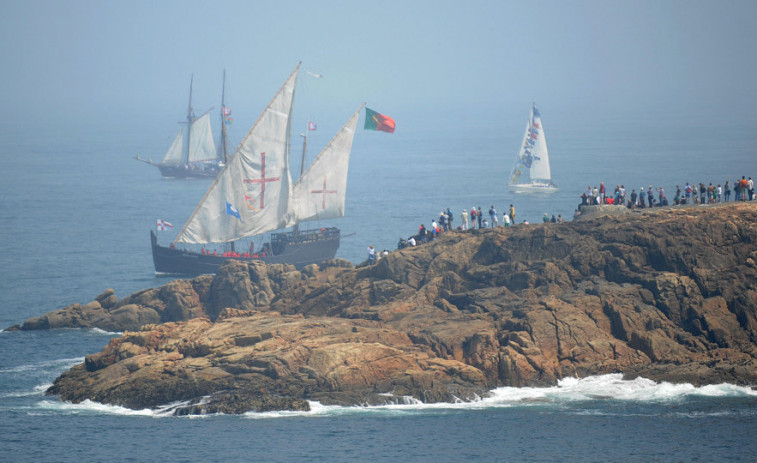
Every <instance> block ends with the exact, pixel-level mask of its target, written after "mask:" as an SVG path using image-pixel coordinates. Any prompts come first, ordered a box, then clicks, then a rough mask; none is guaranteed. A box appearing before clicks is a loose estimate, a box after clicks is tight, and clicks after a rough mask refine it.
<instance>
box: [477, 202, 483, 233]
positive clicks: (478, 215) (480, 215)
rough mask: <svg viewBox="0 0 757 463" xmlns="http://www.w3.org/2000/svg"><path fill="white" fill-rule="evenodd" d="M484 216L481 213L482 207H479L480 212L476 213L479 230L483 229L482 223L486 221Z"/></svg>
mask: <svg viewBox="0 0 757 463" xmlns="http://www.w3.org/2000/svg"><path fill="white" fill-rule="evenodd" d="M483 216H484V214H483V212H482V211H481V206H478V210H477V211H476V218H477V219H478V228H483V227H482V225H481V221H482V220H484V217H483Z"/></svg>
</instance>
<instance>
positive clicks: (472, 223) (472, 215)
mask: <svg viewBox="0 0 757 463" xmlns="http://www.w3.org/2000/svg"><path fill="white" fill-rule="evenodd" d="M470 227H471V229H474V228H476V208H475V207H471V208H470Z"/></svg>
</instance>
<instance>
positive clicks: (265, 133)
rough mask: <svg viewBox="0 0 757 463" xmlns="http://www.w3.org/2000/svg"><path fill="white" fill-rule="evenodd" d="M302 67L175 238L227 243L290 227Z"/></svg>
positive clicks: (199, 241)
mask: <svg viewBox="0 0 757 463" xmlns="http://www.w3.org/2000/svg"><path fill="white" fill-rule="evenodd" d="M299 68H300V65H299V64H298V65H297V67H296V68H295V70H294V71H293V72H292V74H291V75H290V76H289V78H288V79H287V80H286V82H284V85H282V87H281V88H280V89H279V91H278V93H276V96H274V97H273V99H272V100H271V102H270V103H269V104H268V106H267V107H266V109H265V110H264V111H263V113H262V114H261V115H260V117H258V120H257V121H256V122H255V124H254V125H253V126H252V128H251V129H250V130H249V132H247V135H246V136H245V138H244V140H242V143H240V145H239V147H238V148H237V151H236V152H235V153H234V155H233V156H232V158H231V160H230V161H229V163H228V164H227V165H226V167H225V168H224V170H223V171H222V172H221V173H220V174H219V175H218V177H216V179H215V180H214V181H213V184H212V185H211V186H210V188H209V189H208V191H207V192H206V193H205V196H204V197H203V198H202V200H201V201H200V204H199V205H198V206H197V208H195V210H194V212H193V213H192V216H191V217H190V218H189V220H188V221H187V223H186V224H185V225H184V228H182V230H181V232H179V235H178V236H177V238H176V240H175V242H179V243H223V242H229V241H235V240H238V239H240V238H243V237H246V236H253V235H257V234H260V233H265V232H268V231H272V230H277V229H280V228H284V227H285V226H286V220H287V211H288V202H289V195H290V193H291V179H290V174H289V133H290V124H291V114H292V103H293V100H294V90H295V85H296V82H297V73H298V71H299Z"/></svg>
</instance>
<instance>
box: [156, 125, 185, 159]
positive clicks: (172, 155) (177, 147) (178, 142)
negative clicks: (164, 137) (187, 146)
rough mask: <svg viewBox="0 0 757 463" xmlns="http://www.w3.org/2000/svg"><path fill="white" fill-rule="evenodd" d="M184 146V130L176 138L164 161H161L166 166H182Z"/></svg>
mask: <svg viewBox="0 0 757 463" xmlns="http://www.w3.org/2000/svg"><path fill="white" fill-rule="evenodd" d="M183 146H184V130H179V134H178V135H176V138H174V140H173V143H171V146H170V147H169V148H168V151H167V152H166V155H165V156H163V160H162V161H160V163H161V164H164V165H173V164H181V157H182V152H181V150H182V149H183Z"/></svg>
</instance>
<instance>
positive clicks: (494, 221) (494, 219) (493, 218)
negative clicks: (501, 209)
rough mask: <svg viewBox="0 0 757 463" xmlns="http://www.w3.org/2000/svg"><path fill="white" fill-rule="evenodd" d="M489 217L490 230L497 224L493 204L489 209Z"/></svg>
mask: <svg viewBox="0 0 757 463" xmlns="http://www.w3.org/2000/svg"><path fill="white" fill-rule="evenodd" d="M489 217H491V218H492V228H496V227H497V225H499V224H498V223H497V210H496V209H494V204H492V206H491V207H490V208H489Z"/></svg>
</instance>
